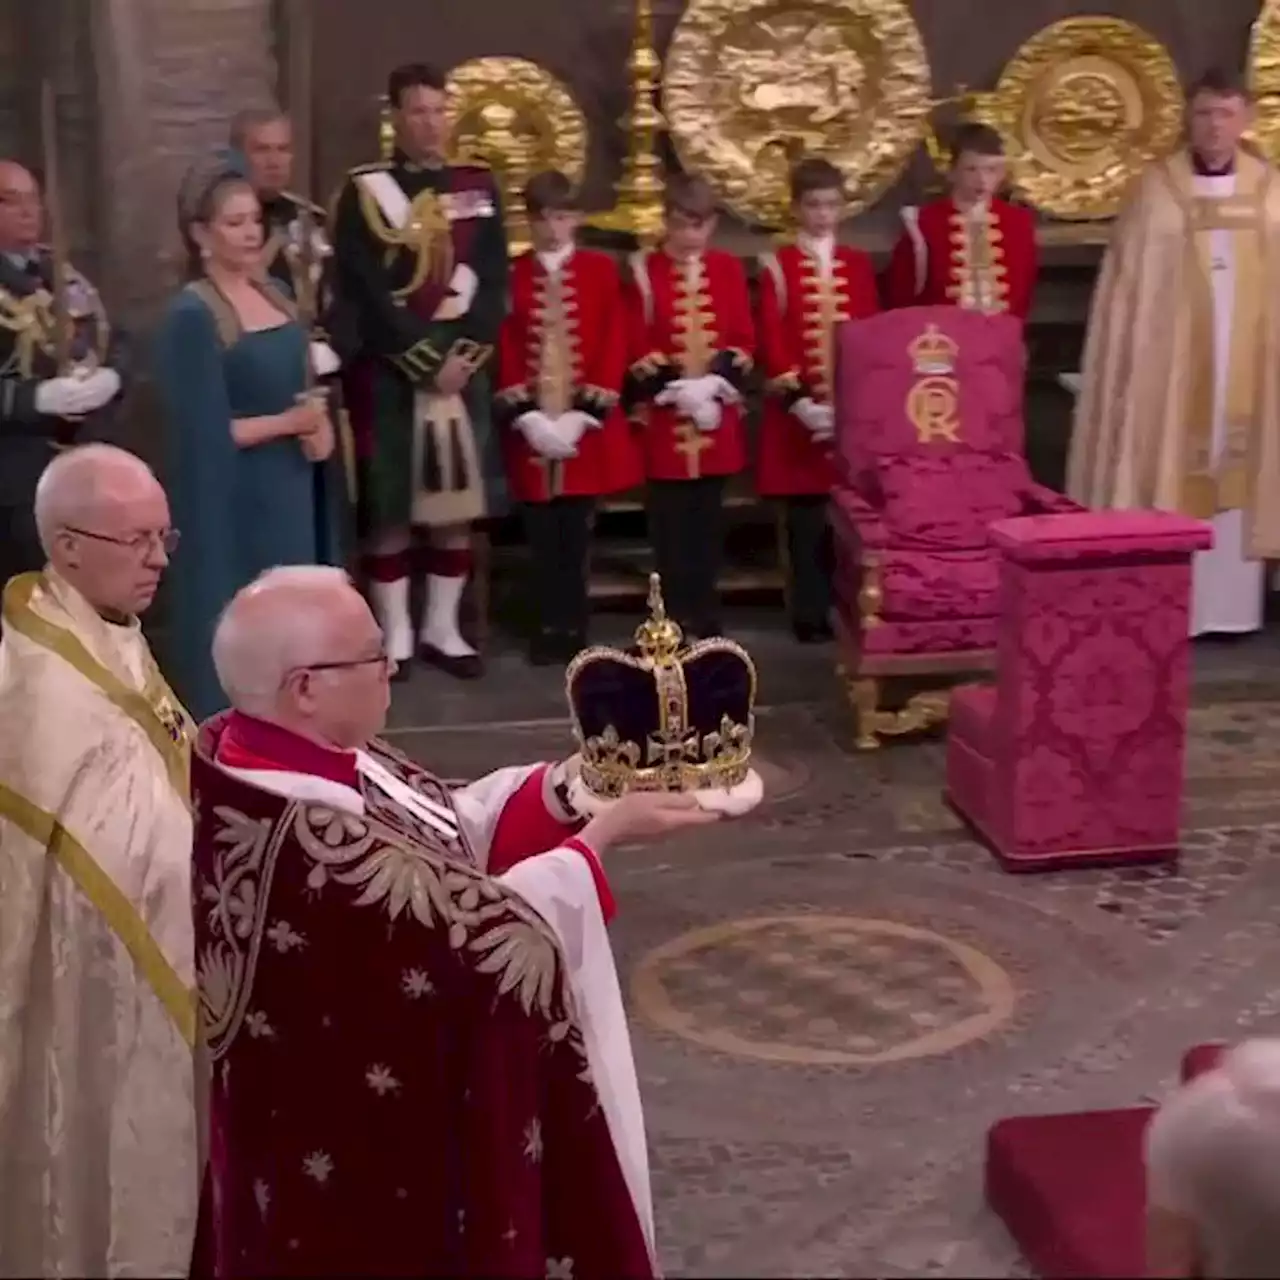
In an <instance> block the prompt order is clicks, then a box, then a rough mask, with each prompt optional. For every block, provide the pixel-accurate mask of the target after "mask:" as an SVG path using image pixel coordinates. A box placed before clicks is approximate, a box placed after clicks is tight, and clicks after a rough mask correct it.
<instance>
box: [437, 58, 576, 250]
mask: <svg viewBox="0 0 1280 1280" xmlns="http://www.w3.org/2000/svg"><path fill="white" fill-rule="evenodd" d="M447 87H448V92H449V120H450V125H451V128H452V131H453V150H454V158H455V159H457V160H459V161H462V162H467V161H479V162H480V163H481V164H486V165H488V166H489V168H491V169H492V170H493V172H494V176H495V178H496V179H497V181H498V185H499V188H500V189H501V191H502V198H503V204H504V208H505V212H506V221H507V229H508V235H509V238H510V240H511V247H512V249H513V251H518V250H519V249H521V248H522V247H524V246H525V245H526V244H527V241H528V216H527V214H526V213H525V209H524V202H523V200H522V199H521V194H520V193H521V191H522V190H523V188H524V184H525V183H526V182H528V180H529V179H530V178H531V177H532V176H533V175H534V174H535V173H539V172H541V171H542V170H545V169H559V170H560V172H561V173H563V174H564V175H565V176H566V177H567V178H569V180H570V181H571V182H573V184H574V185H575V186H577V185H579V184H580V183H581V182H582V177H583V174H584V172H585V170H586V166H587V118H586V116H585V115H584V114H583V112H582V108H581V107H579V106H578V104H577V103H576V102H575V101H574V99H573V95H572V94H570V92H569V90H568V89H567V88H566V87H565V86H564V85H563V84H562V83H561V82H560V81H559V80H557V79H556V78H555V76H553V75H552V74H551V73H550V72H549V71H547V70H545V69H544V68H542V67H540V66H538V64H537V63H536V62H529V61H527V60H526V59H524V58H473V59H472V60H471V61H470V62H464V63H462V64H461V65H460V66H457V67H455V68H454V69H453V71H451V72H450V73H449V80H448V86H447Z"/></svg>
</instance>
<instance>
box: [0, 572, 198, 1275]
mask: <svg viewBox="0 0 1280 1280" xmlns="http://www.w3.org/2000/svg"><path fill="white" fill-rule="evenodd" d="M4 626H5V632H4V640H3V643H0V1276H23V1275H31V1276H95V1277H97V1276H111V1277H117V1276H120V1277H125V1276H173V1277H178V1276H186V1275H188V1274H189V1270H190V1265H191V1248H192V1242H193V1239H194V1236H195V1223H196V1207H197V1199H198V1191H199V1169H198V1163H199V1152H198V1139H197V1133H196V1102H195V1087H196V1086H195V1064H194V1053H193V1044H194V1039H195V1001H194V996H193V988H194V978H195V974H194V955H193V930H192V920H191V841H192V825H191V814H190V811H189V807H188V796H187V777H186V766H187V759H188V757H187V750H188V744H189V741H190V733H191V730H192V728H193V726H192V725H191V724H190V722H189V721H188V720H187V719H186V717H185V713H184V712H183V711H182V709H181V707H180V706H179V705H178V703H177V701H176V699H174V698H173V695H172V694H171V693H170V692H169V690H168V687H167V686H166V685H165V683H164V681H163V679H162V678H161V676H160V673H159V671H158V670H157V668H156V665H155V662H154V661H153V660H152V657H151V653H150V651H149V649H148V648H147V642H146V640H145V639H144V638H143V635H142V631H141V628H140V627H139V626H138V624H137V622H136V621H133V622H132V623H130V624H128V625H119V626H117V625H114V624H112V623H110V622H107V621H105V620H104V619H103V618H101V617H99V616H98V614H97V613H95V612H94V610H93V609H92V607H91V606H90V605H89V603H88V602H87V601H86V600H85V599H84V597H83V596H81V595H80V594H79V593H78V592H76V591H75V590H74V589H73V588H72V587H71V586H70V585H69V584H68V583H66V582H65V581H63V580H61V579H60V578H58V577H57V576H56V575H55V574H52V573H45V574H30V575H24V576H23V577H19V578H14V579H13V581H12V582H10V583H9V585H8V588H7V590H6V592H5V596H4Z"/></svg>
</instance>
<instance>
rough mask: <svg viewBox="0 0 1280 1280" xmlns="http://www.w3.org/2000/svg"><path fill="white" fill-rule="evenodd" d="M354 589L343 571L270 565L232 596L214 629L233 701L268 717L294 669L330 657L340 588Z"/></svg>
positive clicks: (218, 661)
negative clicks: (336, 594) (335, 600)
mask: <svg viewBox="0 0 1280 1280" xmlns="http://www.w3.org/2000/svg"><path fill="white" fill-rule="evenodd" d="M337 589H347V590H354V588H353V587H352V585H351V579H350V577H349V576H348V575H347V573H346V571H345V570H343V569H336V568H332V567H331V566H329V565H286V566H282V567H279V568H275V569H268V570H267V571H266V572H265V573H263V574H260V575H259V576H258V577H257V578H255V579H254V581H253V582H251V583H250V584H249V585H248V586H247V587H245V588H244V589H243V590H241V591H238V592H237V593H236V594H235V596H233V597H232V599H231V603H230V604H228V605H227V607H226V608H225V609H224V610H223V611H222V616H221V617H220V618H219V619H218V625H217V627H216V629H215V630H214V633H213V666H214V669H215V670H216V671H217V673H218V681H219V683H220V684H221V685H222V691H223V692H224V693H225V694H226V695H227V698H228V699H229V700H230V702H231V705H232V706H233V707H235V708H236V709H237V710H238V711H243V712H245V713H246V714H248V715H257V716H265V715H267V714H269V713H270V712H271V711H272V709H273V708H274V706H275V703H276V699H277V697H278V696H279V693H280V689H281V687H282V685H283V684H284V681H285V678H286V677H287V676H288V674H289V672H290V671H296V670H297V669H298V668H299V667H305V666H307V665H308V663H312V662H321V661H323V660H324V658H325V657H326V656H327V653H328V644H329V634H330V631H331V628H332V616H333V612H334V609H333V602H334V592H335V590H337Z"/></svg>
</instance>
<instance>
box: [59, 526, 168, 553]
mask: <svg viewBox="0 0 1280 1280" xmlns="http://www.w3.org/2000/svg"><path fill="white" fill-rule="evenodd" d="M63 528H64V530H65V531H66V532H67V533H74V534H76V536H77V537H81V538H92V539H93V541H94V542H109V543H111V545H112V546H113V547H125V548H127V549H128V550H130V551H132V552H133V553H134V554H135V555H141V554H142V553H143V552H146V551H149V550H150V549H151V548H152V547H155V546H159V547H160V549H161V550H162V551H163V552H164V553H165V555H167V556H171V555H173V553H174V552H175V551H177V549H178V543H179V542H180V541H181V540H182V535H181V534H180V533H179V532H178V530H177V529H165V530H163V531H161V532H156V533H135V534H133V535H132V536H131V537H128V538H116V537H113V536H112V535H111V534H109V533H94V532H93V531H92V530H90V529H77V528H75V527H73V526H72V525H69V524H68V525H64V526H63Z"/></svg>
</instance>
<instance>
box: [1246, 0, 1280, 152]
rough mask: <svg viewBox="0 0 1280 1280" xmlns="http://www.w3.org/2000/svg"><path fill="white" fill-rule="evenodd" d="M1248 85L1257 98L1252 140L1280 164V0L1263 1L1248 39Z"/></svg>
mask: <svg viewBox="0 0 1280 1280" xmlns="http://www.w3.org/2000/svg"><path fill="white" fill-rule="evenodd" d="M1249 88H1250V89H1252V90H1253V94H1254V97H1255V98H1256V99H1257V111H1258V117H1257V121H1256V123H1255V124H1254V127H1253V140H1254V142H1256V143H1257V145H1258V147H1259V148H1260V149H1261V151H1262V152H1263V154H1264V155H1265V156H1266V157H1267V159H1268V160H1270V161H1271V163H1272V164H1280V0H1264V3H1263V6H1262V12H1261V13H1259V14H1258V17H1257V20H1256V21H1255V22H1254V24H1253V34H1252V36H1251V37H1250V40H1249Z"/></svg>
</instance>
